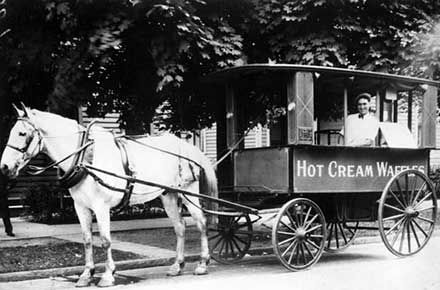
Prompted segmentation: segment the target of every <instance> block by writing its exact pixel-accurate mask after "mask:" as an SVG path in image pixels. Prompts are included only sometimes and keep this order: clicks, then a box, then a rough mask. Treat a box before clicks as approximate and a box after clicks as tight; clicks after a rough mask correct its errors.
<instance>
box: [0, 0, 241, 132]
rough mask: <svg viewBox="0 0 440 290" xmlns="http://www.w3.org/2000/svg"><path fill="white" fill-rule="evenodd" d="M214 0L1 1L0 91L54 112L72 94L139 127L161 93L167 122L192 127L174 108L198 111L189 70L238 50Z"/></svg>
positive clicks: (230, 58)
mask: <svg viewBox="0 0 440 290" xmlns="http://www.w3.org/2000/svg"><path fill="white" fill-rule="evenodd" d="M221 2H222V1H212V2H208V3H204V2H202V1H186V0H177V1H171V0H156V1H132V2H130V1H120V0H107V1H104V0H96V1H87V0H82V1H74V0H59V1H55V0H38V1H32V2H31V3H29V2H28V1H24V0H17V1H7V11H8V13H7V16H6V18H5V19H3V21H2V22H1V27H0V28H1V29H3V28H8V29H11V32H10V33H8V34H7V35H5V36H4V37H3V39H2V40H1V42H0V49H1V51H0V54H1V55H0V56H1V59H2V60H3V61H4V65H2V71H1V72H0V84H1V87H2V91H1V92H0V95H1V96H2V97H3V96H7V100H6V102H5V103H11V102H13V101H18V100H24V101H25V102H26V103H27V104H30V105H32V106H34V107H37V108H44V107H46V106H49V107H50V108H51V110H52V111H55V112H63V113H65V112H66V111H69V108H71V107H72V106H75V105H76V104H79V103H83V104H87V105H88V112H89V113H90V114H91V115H100V114H103V113H105V112H108V111H113V110H116V111H119V112H121V113H122V120H121V122H122V124H123V125H124V126H126V127H132V128H138V129H139V128H143V129H141V131H143V130H148V128H149V123H150V121H151V118H152V116H153V114H154V110H155V108H156V107H157V106H158V105H159V104H161V103H162V102H164V101H168V103H169V104H170V105H171V106H172V107H173V112H176V113H175V114H174V115H175V116H176V117H174V116H173V118H172V120H174V121H173V122H174V124H175V127H176V129H178V128H182V127H188V126H190V127H195V126H196V125H197V122H194V121H192V120H191V118H186V117H185V116H183V114H180V115H179V112H182V111H183V110H181V109H180V108H181V107H183V108H186V107H198V108H199V111H200V112H204V111H206V110H205V107H206V104H205V102H204V101H202V99H201V98H200V96H198V94H199V92H198V86H197V85H196V83H197V81H198V79H199V78H200V77H201V76H202V75H204V74H206V73H208V72H211V71H213V70H217V69H219V68H222V67H226V66H231V65H233V63H234V62H235V61H236V60H237V59H238V58H239V57H240V54H241V45H242V44H241V36H240V35H238V34H237V33H236V32H235V30H234V29H233V28H232V27H231V26H230V25H229V24H228V22H227V21H225V19H224V17H223V16H222V15H221V13H222V12H224V11H223V10H221V11H217V10H216V9H215V8H214V7H215V6H218V5H220V4H221ZM193 105H196V106H193ZM196 111H197V109H196ZM202 115H206V114H205V113H203V114H202ZM207 117H208V116H207ZM199 121H200V122H202V123H203V122H204V120H203V118H202V119H199ZM188 122H189V123H190V124H188ZM208 122H212V121H208ZM205 123H206V121H205Z"/></svg>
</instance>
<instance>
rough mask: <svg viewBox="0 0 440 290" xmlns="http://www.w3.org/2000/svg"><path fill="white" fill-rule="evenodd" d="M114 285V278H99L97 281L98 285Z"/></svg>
mask: <svg viewBox="0 0 440 290" xmlns="http://www.w3.org/2000/svg"><path fill="white" fill-rule="evenodd" d="M111 286H115V278H113V277H112V278H101V280H99V283H98V287H111Z"/></svg>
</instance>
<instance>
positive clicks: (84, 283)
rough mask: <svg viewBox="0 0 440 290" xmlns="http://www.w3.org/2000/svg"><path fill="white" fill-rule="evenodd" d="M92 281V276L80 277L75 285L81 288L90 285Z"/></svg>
mask: <svg viewBox="0 0 440 290" xmlns="http://www.w3.org/2000/svg"><path fill="white" fill-rule="evenodd" d="M91 283H92V278H81V277H80V278H79V280H78V281H77V282H76V284H75V287H78V288H81V287H88V286H90V284H91Z"/></svg>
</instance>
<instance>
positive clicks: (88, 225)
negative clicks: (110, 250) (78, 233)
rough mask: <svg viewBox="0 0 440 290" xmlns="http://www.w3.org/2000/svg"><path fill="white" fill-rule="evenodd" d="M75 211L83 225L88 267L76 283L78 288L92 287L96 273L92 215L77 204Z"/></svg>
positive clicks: (88, 210) (86, 266)
mask: <svg viewBox="0 0 440 290" xmlns="http://www.w3.org/2000/svg"><path fill="white" fill-rule="evenodd" d="M75 210H76V214H77V216H78V219H79V222H80V224H81V230H82V234H83V239H84V253H85V260H86V265H85V269H84V271H83V272H82V274H81V275H80V276H79V279H78V281H77V282H76V287H87V286H90V284H91V282H92V279H93V274H94V273H95V265H94V263H93V244H92V213H91V211H90V209H88V208H86V207H84V206H82V205H79V204H78V203H76V202H75Z"/></svg>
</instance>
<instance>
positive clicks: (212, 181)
mask: <svg viewBox="0 0 440 290" xmlns="http://www.w3.org/2000/svg"><path fill="white" fill-rule="evenodd" d="M199 164H200V165H201V169H200V181H199V192H200V193H201V194H206V195H208V196H212V197H218V181H217V175H216V173H215V170H214V167H213V166H212V163H211V161H210V160H209V159H208V157H206V155H205V154H204V153H203V152H202V151H200V159H199Z"/></svg>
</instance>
